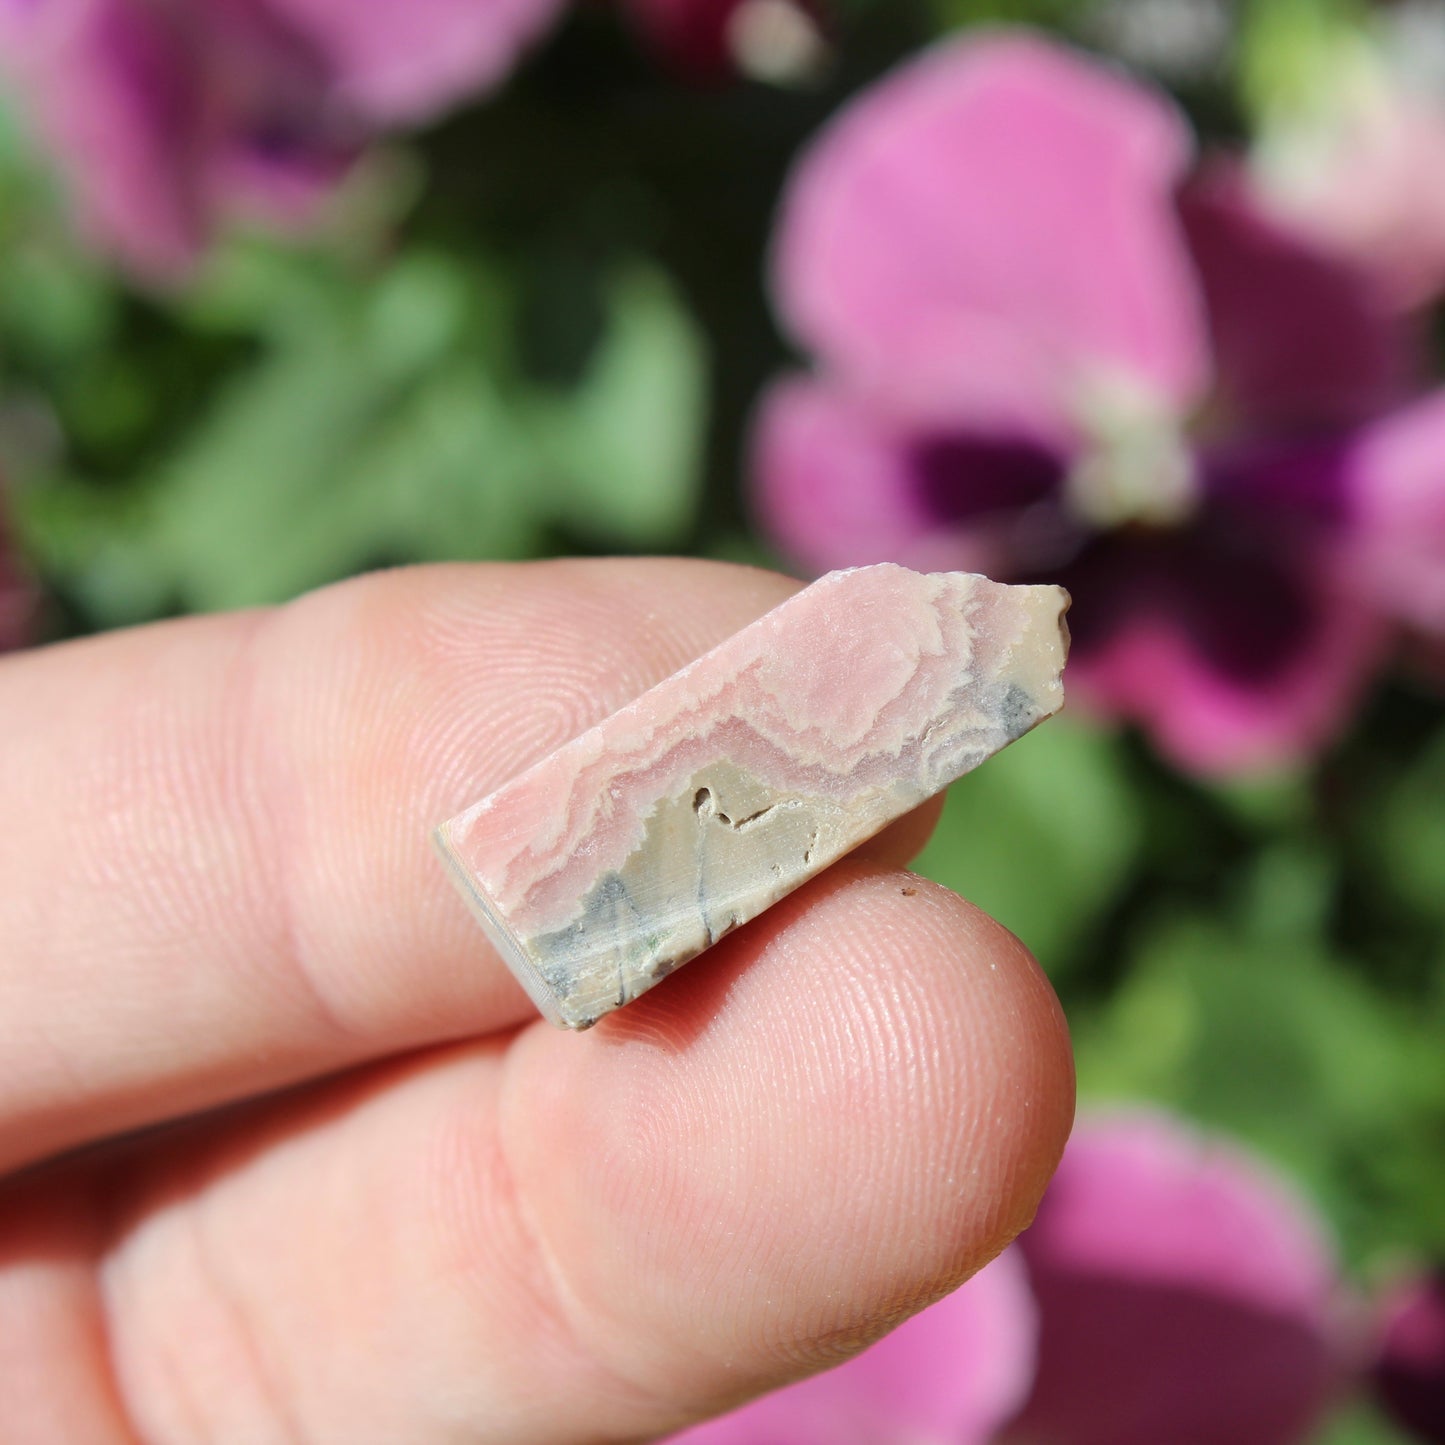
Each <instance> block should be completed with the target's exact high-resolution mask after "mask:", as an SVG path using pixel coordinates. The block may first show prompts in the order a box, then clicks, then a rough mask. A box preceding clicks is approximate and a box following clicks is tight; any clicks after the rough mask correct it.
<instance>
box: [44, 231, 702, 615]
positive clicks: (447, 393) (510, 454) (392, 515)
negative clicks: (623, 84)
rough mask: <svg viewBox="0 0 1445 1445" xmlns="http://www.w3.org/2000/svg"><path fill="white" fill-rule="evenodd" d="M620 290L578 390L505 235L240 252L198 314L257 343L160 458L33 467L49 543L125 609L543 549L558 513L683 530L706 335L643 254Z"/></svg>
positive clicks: (613, 535) (661, 544)
mask: <svg viewBox="0 0 1445 1445" xmlns="http://www.w3.org/2000/svg"><path fill="white" fill-rule="evenodd" d="M604 305H605V310H604V317H603V329H602V333H601V336H600V338H599V339H598V341H597V343H596V345H595V347H594V348H593V350H592V354H591V355H590V357H589V358H588V359H587V362H586V364H585V365H584V366H583V368H582V369H581V372H580V374H579V376H578V377H577V379H576V381H575V383H574V384H573V385H571V386H570V387H569V388H568V389H566V390H565V391H562V390H558V389H554V388H551V387H548V386H545V385H542V384H539V383H536V382H534V381H532V380H531V379H529V378H527V377H526V376H524V375H523V374H522V370H521V367H520V366H519V364H518V362H517V359H516V357H515V355H514V352H513V347H512V345H511V338H512V336H513V332H514V328H513V317H512V316H511V315H510V314H509V294H508V290H507V287H506V281H505V277H504V276H501V275H499V274H498V273H497V272H496V271H495V269H493V268H490V267H488V266H487V264H486V263H485V261H484V260H482V259H481V258H478V257H468V258H466V259H465V260H463V259H461V258H459V257H457V256H454V255H448V254H445V253H441V252H431V251H424V250H412V251H409V252H406V253H403V254H402V255H401V256H400V257H398V258H397V259H396V260H394V261H392V262H390V263H389V264H388V265H386V266H385V267H384V268H383V269H381V270H380V271H379V272H378V273H377V274H375V275H373V276H370V277H368V278H367V283H366V284H365V285H362V286H356V285H352V284H348V283H347V279H346V278H344V277H339V276H337V275H336V274H335V273H334V272H332V271H331V270H329V269H328V268H326V267H324V266H321V265H319V264H318V263H317V262H316V261H315V260H314V259H313V258H308V257H304V256H296V255H290V254H287V253H285V252H282V251H277V250H274V249H265V248H260V247H253V248H250V249H245V250H241V251H238V252H237V253H236V254H234V255H233V256H231V257H229V258H228V259H227V260H226V261H225V262H224V263H223V264H221V265H220V266H219V267H217V268H216V270H215V272H214V273H213V274H212V275H211V276H210V277H209V278H208V279H207V281H206V282H205V283H204V284H203V285H202V286H201V287H200V289H199V290H198V291H197V292H196V293H195V294H194V295H193V296H191V297H190V298H189V299H188V301H187V303H186V306H187V310H186V313H185V315H186V320H187V321H188V322H189V323H190V324H191V325H192V326H194V327H195V328H196V329H198V330H220V331H223V332H228V333H231V334H233V335H235V336H238V337H241V338H244V339H245V340H246V341H247V342H248V343H249V344H250V349H251V353H252V354H251V359H250V360H248V361H247V362H246V363H245V364H243V365H241V366H238V367H237V368H235V369H234V371H232V372H231V373H229V374H228V375H227V376H226V378H225V381H224V384H223V385H222V386H220V387H218V388H217V390H216V392H215V394H214V395H213V396H211V397H209V398H208V399H207V402H206V404H205V406H204V407H203V408H202V410H201V411H200V413H199V415H198V416H197V417H196V418H195V420H194V422H193V424H192V425H190V426H189V427H187V428H185V429H184V430H183V431H182V433H181V434H180V436H179V438H178V440H177V442H176V444H175V446H174V448H173V449H172V450H171V451H170V453H169V454H168V455H167V456H165V457H164V458H163V459H162V460H160V461H159V462H158V463H156V464H155V465H154V469H153V471H152V473H151V474H150V475H148V476H145V477H144V478H139V479H136V480H135V481H130V482H129V484H128V485H126V486H124V487H121V488H116V487H114V486H101V485H97V484H96V483H94V482H93V481H91V480H89V479H87V478H85V477H83V476H81V475H78V474H76V473H74V472H70V473H67V474H64V475H60V476H55V477H51V478H49V479H47V483H46V484H45V485H43V486H34V487H32V488H31V489H30V490H29V491H28V492H27V493H26V494H25V497H24V499H23V500H24V505H23V508H22V513H21V515H22V520H23V522H24V525H25V529H26V535H27V537H28V539H29V541H30V544H31V548H32V550H33V551H34V552H35V554H36V555H37V556H39V557H40V559H41V561H42V562H43V563H44V564H45V565H46V566H47V567H48V569H49V570H50V571H51V572H52V573H53V574H54V575H56V576H58V577H59V578H61V579H62V580H63V581H64V582H65V583H66V584H67V585H68V587H69V588H70V590H71V591H72V592H73V593H74V594H75V595H77V596H78V597H79V598H80V599H81V600H82V601H83V602H84V604H85V605H86V606H87V607H88V609H89V610H90V611H92V612H93V613H94V615H96V616H98V617H100V618H104V619H105V620H107V621H109V622H116V621H133V620H138V619H141V618H145V617H148V616H154V615H157V614H159V613H162V612H165V611H168V610H170V609H173V608H180V609H184V610H208V609H213V608H224V607H239V606H247V605H252V604H256V603H264V602H273V601H278V600H281V599H283V598H285V597H288V596H292V595H294V594H295V593H296V592H298V591H302V590H304V589H305V588H306V587H308V586H312V585H315V584H316V583H318V582H322V581H327V580H330V579H332V578H337V577H341V576H344V575H346V574H347V573H349V572H352V571H355V570H357V569H358V568H361V567H364V566H367V565H371V564H375V563H378V562H396V561H426V560H436V559H448V558H467V557H479V558H517V557H526V556H530V555H535V554H536V553H537V552H539V551H541V550H542V549H543V544H544V542H545V540H546V539H547V538H548V537H549V536H550V535H551V534H552V532H553V529H560V530H563V531H565V532H566V533H567V534H569V535H572V536H574V537H576V538H577V539H578V540H580V541H582V542H584V543H587V544H593V545H598V546H606V547H612V548H619V549H622V550H631V549H644V548H665V547H668V546H670V545H671V546H675V545H677V544H678V543H679V542H681V541H682V539H683V538H684V537H685V536H686V534H687V531H688V528H689V524H690V521H691V516H692V511H693V508H694V506H695V503H696V488H697V480H698V465H699V449H700V444H701V438H702V429H703V423H704V412H705V408H704V394H705V393H704V384H705V366H704V361H703V346H702V342H701V340H700V338H699V336H698V335H697V332H696V329H695V328H694V327H693V325H692V324H691V322H690V321H689V320H688V318H687V316H686V314H685V312H684V311H683V310H682V309H681V308H680V306H679V305H678V303H677V301H676V299H675V297H674V295H673V293H672V291H671V289H670V288H669V286H668V285H667V283H666V281H665V280H664V279H663V278H662V277H661V276H660V275H659V274H658V273H657V272H656V271H655V270H649V269H647V268H646V267H644V266H641V265H637V266H634V267H631V268H628V269H622V270H619V271H618V272H617V273H616V275H615V276H614V277H613V278H612V279H611V282H610V284H609V286H608V289H607V292H606V295H605V299H604ZM128 481H129V479H128Z"/></svg>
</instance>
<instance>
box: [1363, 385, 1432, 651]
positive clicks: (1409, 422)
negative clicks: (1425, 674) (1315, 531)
mask: <svg viewBox="0 0 1445 1445" xmlns="http://www.w3.org/2000/svg"><path fill="white" fill-rule="evenodd" d="M1349 487H1350V497H1351V501H1352V503H1353V505H1354V507H1355V509H1356V514H1357V517H1358V523H1357V526H1358V538H1359V544H1360V550H1361V557H1362V563H1361V565H1362V567H1363V569H1364V573H1365V576H1366V579H1367V581H1368V585H1369V586H1370V587H1371V588H1372V590H1373V593H1374V595H1375V596H1376V597H1377V598H1378V599H1379V600H1380V601H1381V603H1382V604H1383V605H1384V606H1386V607H1388V608H1389V609H1390V610H1391V611H1392V612H1393V613H1394V614H1395V615H1396V616H1398V617H1400V618H1402V619H1403V620H1404V621H1406V622H1408V623H1410V624H1412V625H1413V626H1416V627H1419V628H1421V629H1423V630H1424V631H1426V632H1429V633H1432V634H1434V635H1436V636H1445V391H1439V392H1435V393H1434V394H1433V395H1431V396H1429V397H1427V398H1426V399H1425V400H1424V401H1421V402H1418V403H1417V404H1416V405H1415V406H1413V407H1410V408H1408V409H1407V410H1405V411H1402V412H1399V413H1397V414H1396V415H1395V416H1393V417H1389V418H1387V419H1386V420H1384V421H1382V422H1380V423H1379V424H1378V425H1376V426H1375V427H1372V428H1370V429H1369V430H1368V431H1366V432H1365V433H1364V434H1363V435H1362V436H1361V437H1360V440H1359V443H1358V445H1357V446H1356V447H1355V449H1354V452H1353V454H1352V456H1351V463H1350V476H1349Z"/></svg>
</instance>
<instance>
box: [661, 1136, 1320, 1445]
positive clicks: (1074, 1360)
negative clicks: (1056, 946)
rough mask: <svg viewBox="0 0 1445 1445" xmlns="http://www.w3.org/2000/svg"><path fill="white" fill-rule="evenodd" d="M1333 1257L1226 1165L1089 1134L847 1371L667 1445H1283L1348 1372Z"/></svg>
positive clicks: (1312, 1232)
mask: <svg viewBox="0 0 1445 1445" xmlns="http://www.w3.org/2000/svg"><path fill="white" fill-rule="evenodd" d="M1339 1289H1340V1286H1339V1281H1338V1274H1337V1271H1336V1266H1335V1261H1334V1256H1333V1252H1332V1250H1331V1247H1330V1245H1329V1243H1328V1241H1327V1240H1326V1238H1325V1237H1324V1234H1323V1231H1322V1229H1321V1226H1320V1224H1319V1223H1318V1221H1317V1220H1316V1218H1315V1215H1314V1213H1313V1211H1312V1210H1311V1209H1310V1208H1309V1207H1308V1205H1307V1204H1305V1202H1304V1201H1303V1200H1301V1199H1299V1198H1298V1197H1296V1196H1295V1195H1294V1194H1293V1193H1292V1192H1291V1191H1290V1190H1289V1189H1288V1188H1287V1187H1286V1186H1285V1185H1284V1184H1283V1183H1282V1182H1281V1181H1279V1180H1278V1179H1277V1178H1276V1177H1275V1176H1274V1175H1273V1174H1272V1173H1271V1172H1270V1171H1269V1170H1267V1169H1266V1168H1265V1166H1264V1165H1263V1164H1262V1163H1260V1162H1259V1161H1257V1160H1255V1159H1254V1158H1252V1157H1251V1156H1249V1155H1247V1154H1246V1153H1245V1152H1244V1151H1243V1150H1241V1149H1240V1148H1238V1147H1237V1146H1235V1145H1232V1144H1228V1143H1225V1142H1224V1141H1222V1140H1218V1139H1210V1138H1208V1137H1205V1136H1201V1135H1199V1134H1197V1133H1195V1132H1194V1131H1193V1130H1192V1129H1190V1128H1189V1127H1188V1126H1187V1125H1185V1124H1184V1123H1183V1122H1182V1121H1180V1120H1178V1119H1175V1118H1171V1117H1169V1116H1168V1115H1164V1114H1159V1113H1152V1112H1151V1113H1127V1114H1114V1115H1102V1116H1098V1117H1096V1118H1093V1119H1089V1120H1085V1122H1083V1123H1082V1124H1081V1125H1080V1127H1079V1129H1078V1130H1077V1131H1076V1133H1075V1135H1074V1138H1073V1139H1072V1140H1071V1141H1070V1143H1069V1147H1068V1149H1067V1151H1066V1152H1065V1155H1064V1160H1063V1163H1062V1165H1061V1166H1060V1168H1059V1172H1058V1175H1057V1176H1056V1177H1055V1179H1054V1182H1053V1184H1052V1185H1051V1186H1050V1188H1049V1192H1048V1194H1047V1195H1046V1196H1045V1199H1044V1203H1043V1206H1042V1208H1041V1209H1040V1211H1039V1216H1038V1219H1037V1221H1036V1222H1035V1224H1034V1225H1033V1227H1032V1228H1031V1229H1030V1230H1028V1231H1027V1232H1026V1233H1025V1234H1024V1235H1023V1236H1022V1237H1021V1238H1020V1239H1019V1241H1018V1242H1017V1243H1016V1244H1015V1245H1014V1246H1013V1247H1012V1248H1011V1249H1010V1250H1009V1251H1007V1252H1006V1253H1005V1254H1004V1255H1003V1256H1002V1257H1001V1258H1000V1259H998V1260H997V1261H995V1262H994V1263H993V1264H992V1265H990V1266H989V1267H988V1268H987V1269H986V1270H984V1271H983V1272H982V1273H981V1274H979V1275H978V1276H976V1277H975V1278H974V1279H973V1280H971V1281H970V1282H969V1283H968V1284H966V1285H964V1286H963V1288H962V1289H960V1290H958V1291H957V1292H956V1293H954V1294H953V1295H950V1296H949V1297H948V1298H947V1299H945V1300H943V1301H942V1302H940V1303H939V1304H936V1305H934V1306H932V1307H931V1308H930V1309H927V1310H925V1311H924V1312H923V1313H922V1314H920V1315H916V1316H915V1317H914V1318H913V1319H912V1320H910V1321H908V1322H907V1323H906V1324H904V1325H902V1326H901V1327H900V1328H899V1329H897V1330H896V1331H894V1333H893V1334H891V1335H889V1336H887V1337H886V1338H885V1339H884V1340H883V1341H881V1342H880V1343H879V1344H877V1345H874V1346H873V1347H872V1349H870V1350H868V1351H866V1352H865V1353H863V1354H862V1355H860V1356H859V1357H858V1358H857V1359H855V1360H853V1361H851V1362H850V1363H848V1364H846V1365H842V1366H839V1367H838V1368H836V1369H833V1370H830V1371H828V1372H827V1373H825V1374H822V1375H818V1376H815V1377H814V1378H812V1379H811V1380H806V1381H804V1382H803V1383H801V1384H798V1385H793V1386H791V1387H789V1388H787V1389H784V1390H780V1391H778V1392H776V1393H774V1394H772V1395H768V1396H765V1397H764V1398H762V1399H761V1400H758V1401H756V1402H754V1403H753V1404H751V1405H747V1406H745V1407H744V1408H743V1409H741V1410H738V1411H735V1412H734V1413H733V1414H731V1415H727V1416H724V1417H723V1418H722V1419H719V1420H715V1421H713V1422H711V1423H710V1424H708V1425H704V1426H701V1427H699V1428H697V1429H695V1430H691V1431H688V1432H686V1433H685V1434H683V1435H681V1436H677V1437H675V1439H676V1442H677V1445H979V1442H985V1441H998V1442H1001V1445H1003V1442H1007V1445H1039V1442H1046V1445H1161V1442H1166V1441H1167V1442H1169V1445H1293V1442H1298V1441H1302V1440H1304V1439H1305V1438H1306V1436H1307V1433H1308V1431H1309V1429H1310V1428H1311V1427H1312V1425H1313V1424H1314V1423H1316V1421H1317V1420H1318V1418H1319V1416H1320V1415H1321V1413H1322V1412H1323V1410H1324V1409H1325V1408H1326V1406H1327V1405H1328V1404H1329V1402H1330V1400H1331V1398H1332V1395H1333V1392H1334V1390H1335V1389H1336V1387H1337V1385H1338V1384H1339V1382H1340V1379H1341V1376H1342V1374H1343V1367H1344V1362H1345V1358H1346V1352H1345V1350H1344V1348H1343V1346H1342V1340H1343V1338H1344V1336H1343V1332H1342V1331H1341V1329H1340V1326H1339V1320H1338V1304H1339V1300H1338V1294H1339Z"/></svg>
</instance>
